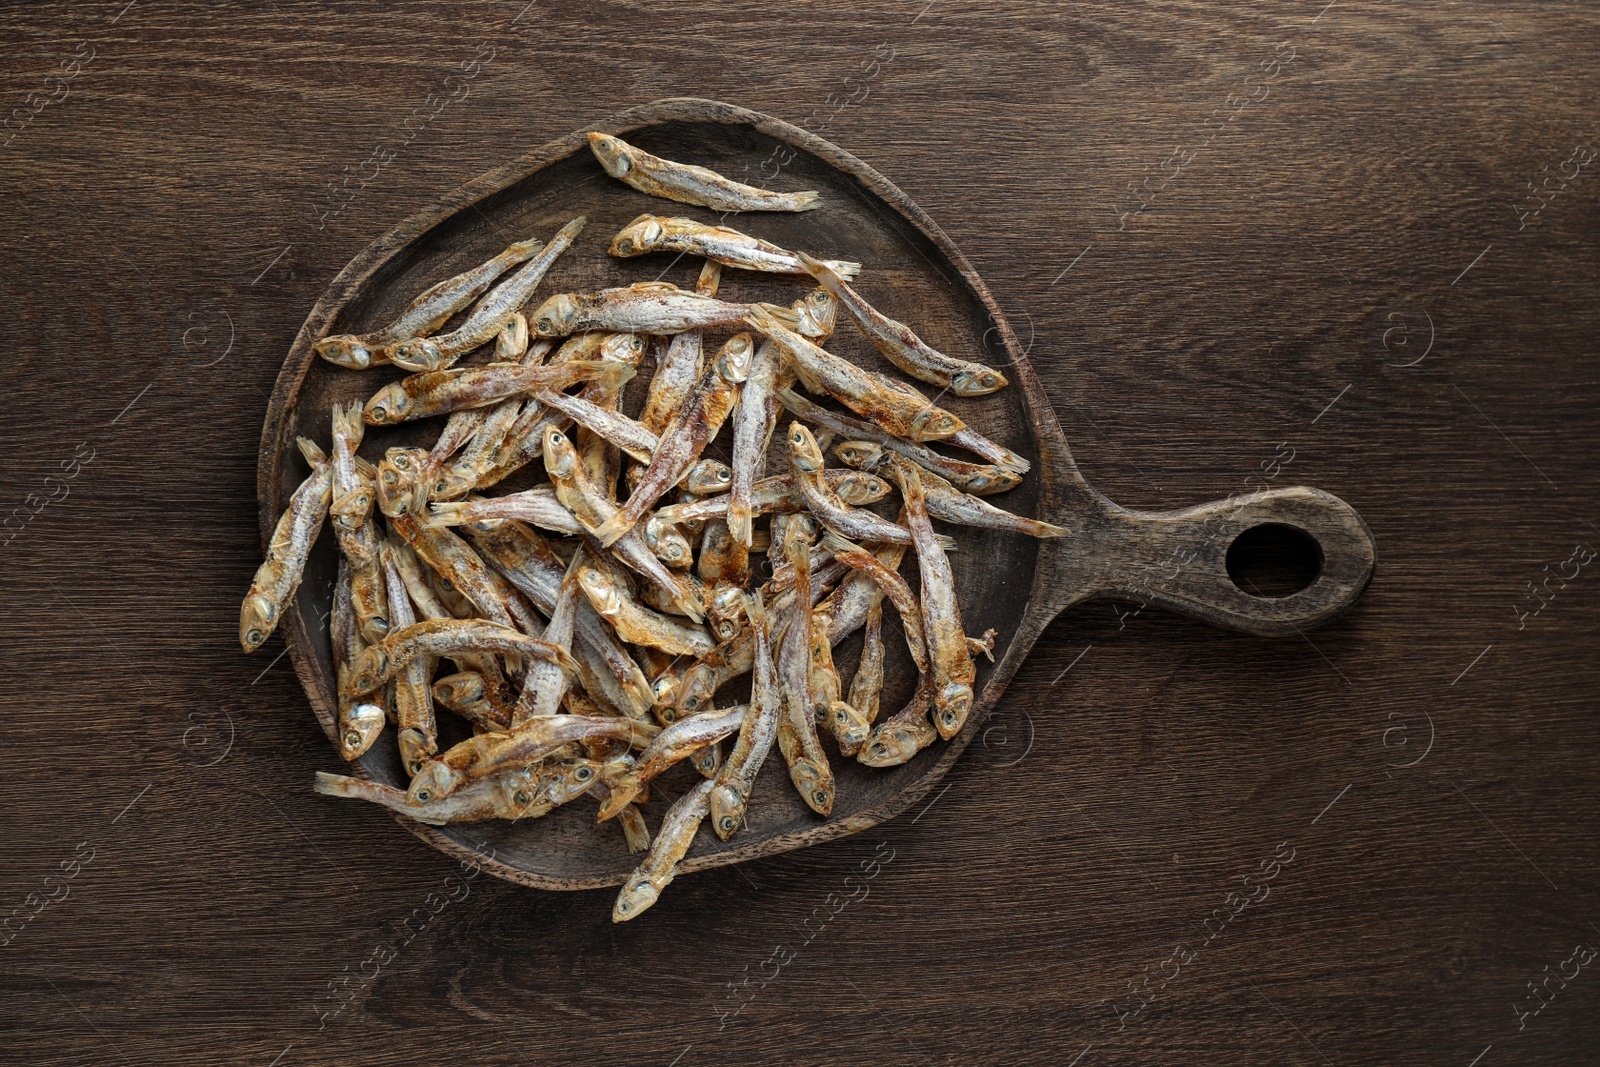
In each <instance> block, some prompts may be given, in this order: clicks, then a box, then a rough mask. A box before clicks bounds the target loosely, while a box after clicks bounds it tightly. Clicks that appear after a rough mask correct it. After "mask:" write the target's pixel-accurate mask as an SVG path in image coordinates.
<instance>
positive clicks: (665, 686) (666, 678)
mask: <svg viewBox="0 0 1600 1067" xmlns="http://www.w3.org/2000/svg"><path fill="white" fill-rule="evenodd" d="M678 682H679V678H678V675H677V674H676V673H675V672H673V671H670V670H668V671H665V672H663V673H661V674H658V675H657V676H656V677H655V679H654V680H653V681H652V682H651V683H650V692H651V693H653V694H655V705H654V706H655V707H658V708H670V707H672V705H673V703H674V702H675V701H676V700H677V698H678Z"/></svg>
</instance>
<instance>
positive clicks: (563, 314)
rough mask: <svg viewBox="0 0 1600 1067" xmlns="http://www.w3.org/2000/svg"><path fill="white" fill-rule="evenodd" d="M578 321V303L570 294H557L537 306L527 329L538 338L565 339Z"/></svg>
mask: <svg viewBox="0 0 1600 1067" xmlns="http://www.w3.org/2000/svg"><path fill="white" fill-rule="evenodd" d="M577 320H578V302H577V301H576V300H574V299H572V295H571V294H570V293H558V294H557V295H555V296H552V297H551V298H550V299H549V300H546V301H545V302H544V303H542V304H540V305H539V310H538V311H535V312H534V313H533V315H532V317H531V318H530V319H529V320H528V328H529V329H530V330H532V331H533V332H534V333H535V334H537V335H538V336H540V337H565V336H566V335H567V334H569V333H571V332H572V324H573V323H574V322H576V321H577Z"/></svg>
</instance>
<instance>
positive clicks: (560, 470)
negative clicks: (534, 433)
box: [544, 425, 578, 481]
mask: <svg viewBox="0 0 1600 1067" xmlns="http://www.w3.org/2000/svg"><path fill="white" fill-rule="evenodd" d="M577 466H578V453H577V450H576V449H574V448H573V447H572V442H571V441H570V440H568V439H567V435H566V434H564V433H562V432H561V431H560V430H558V429H556V428H555V427H554V426H548V425H547V426H546V427H545V428H544V468H545V472H546V473H548V474H549V475H550V477H551V478H553V479H555V480H556V481H566V480H567V479H569V478H571V477H572V472H573V471H574V470H576V469H577Z"/></svg>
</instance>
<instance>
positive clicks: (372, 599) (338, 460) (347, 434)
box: [328, 404, 389, 644]
mask: <svg viewBox="0 0 1600 1067" xmlns="http://www.w3.org/2000/svg"><path fill="white" fill-rule="evenodd" d="M332 425H333V455H332V464H333V486H332V497H331V499H332V503H331V504H330V506H329V508H328V515H329V517H330V518H332V520H333V532H334V535H335V537H336V538H337V540H338V542H339V550H340V552H341V553H342V554H343V555H344V558H345V559H346V560H348V561H349V562H350V596H351V604H352V607H353V609H354V611H355V616H356V625H357V627H358V628H359V629H360V631H361V636H362V637H363V638H365V639H366V641H367V642H368V643H369V644H370V643H375V642H378V641H382V640H383V638H384V635H386V634H387V633H388V632H389V617H388V609H387V607H386V605H385V600H386V598H385V595H384V582H383V571H382V568H381V567H380V566H379V564H378V535H377V533H376V532H375V530H374V528H373V525H372V523H371V522H370V521H369V520H370V518H371V516H372V507H373V503H374V500H373V497H374V491H373V488H372V485H371V483H370V482H368V481H367V479H366V478H365V477H363V476H362V474H361V472H360V471H358V470H357V469H356V449H358V448H360V447H361V438H362V435H363V433H364V432H365V430H366V427H365V426H364V425H363V424H362V422H361V411H360V409H359V408H358V407H356V406H355V405H354V404H352V405H350V406H349V407H348V408H346V407H344V406H343V405H340V404H335V405H333V417H332Z"/></svg>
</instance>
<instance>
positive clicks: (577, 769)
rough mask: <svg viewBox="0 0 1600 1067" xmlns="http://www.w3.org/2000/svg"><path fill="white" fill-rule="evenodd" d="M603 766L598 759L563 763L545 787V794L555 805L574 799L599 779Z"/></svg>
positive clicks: (592, 786) (591, 787)
mask: <svg viewBox="0 0 1600 1067" xmlns="http://www.w3.org/2000/svg"><path fill="white" fill-rule="evenodd" d="M603 766H604V764H603V763H602V762H601V761H600V760H589V759H580V760H573V761H572V762H570V763H564V764H562V765H561V767H560V769H559V770H558V771H557V773H556V774H555V776H554V780H553V781H552V782H550V783H549V784H548V786H547V787H546V789H545V795H546V796H547V797H548V798H549V799H550V800H551V801H553V802H554V803H555V804H556V805H557V806H560V805H562V804H566V803H568V802H569V801H573V800H576V799H578V798H579V797H581V796H582V795H583V794H585V793H587V792H588V791H589V790H590V789H593V788H594V785H595V783H596V782H598V781H600V772H601V768H602V767H603Z"/></svg>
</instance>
